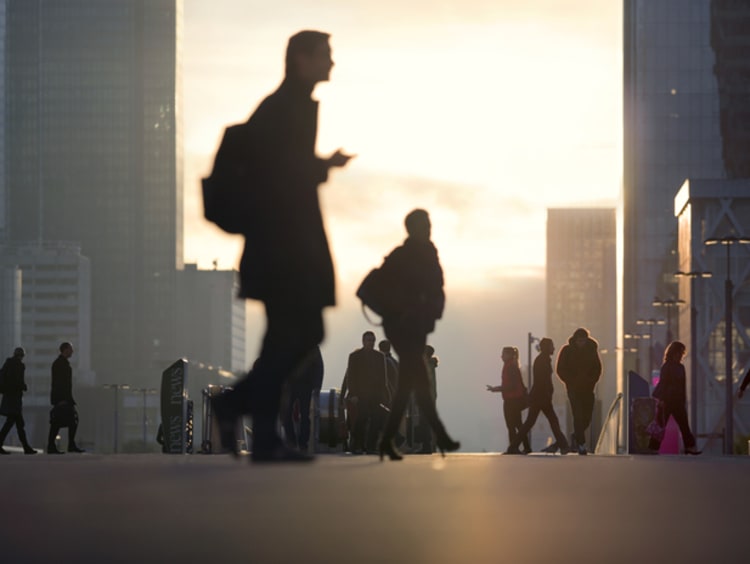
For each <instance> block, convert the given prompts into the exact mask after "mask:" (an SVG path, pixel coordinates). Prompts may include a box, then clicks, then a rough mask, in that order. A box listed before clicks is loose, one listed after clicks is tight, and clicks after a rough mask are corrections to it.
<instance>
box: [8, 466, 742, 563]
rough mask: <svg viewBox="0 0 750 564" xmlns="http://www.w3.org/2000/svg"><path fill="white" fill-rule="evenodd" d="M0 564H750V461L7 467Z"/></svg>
mask: <svg viewBox="0 0 750 564" xmlns="http://www.w3.org/2000/svg"><path fill="white" fill-rule="evenodd" d="M0 492H1V493H0V516H1V517H0V561H1V562H3V563H7V564H22V563H27V562H40V563H50V562H53V563H59V562H74V563H89V562H91V563H109V562H137V563H144V562H146V563H147V562H169V563H172V562H179V563H183V562H190V563H192V562H196V563H199V562H210V563H212V564H218V563H224V562H260V563H264V562H301V563H309V562H351V563H359V562H427V563H435V562H450V563H461V564H464V563H465V564H469V563H477V562H508V563H524V562H540V563H557V562H562V563H567V562H571V563H589V562H590V563H607V564H611V563H620V562H622V563H639V564H640V563H650V562H654V563H659V564H668V563H680V564H685V563H692V562H695V563H722V564H723V563H733V562H737V563H739V562H743V563H744V562H749V561H750V546H749V541H748V534H747V530H748V527H749V525H750V457H739V456H737V457H731V458H730V457H723V458H710V457H702V456H701V457H693V458H687V457H683V456H651V457H649V456H618V457H604V456H592V455H590V456H586V457H581V456H577V455H568V456H559V455H558V456H554V455H531V456H501V455H492V454H489V455H487V454H485V455H483V454H454V455H449V456H447V457H446V458H445V459H443V458H441V457H440V456H438V455H432V456H418V455H415V456H411V457H407V458H406V459H405V460H404V461H403V462H388V461H386V462H383V463H381V462H380V461H379V460H378V459H377V458H376V457H373V456H358V457H355V456H345V455H322V456H319V457H318V459H317V460H316V462H314V463H313V464H311V465H304V466H299V465H298V466H289V465H266V466H258V465H255V466H253V465H251V464H249V463H248V461H247V460H239V461H237V460H234V459H232V458H230V457H229V456H226V455H221V456H210V455H208V456H206V455H191V456H169V455H162V454H150V455H111V456H99V455H93V454H83V455H75V454H66V455H64V456H54V457H53V456H48V455H43V454H39V455H37V456H23V455H21V454H13V455H11V456H3V457H0Z"/></svg>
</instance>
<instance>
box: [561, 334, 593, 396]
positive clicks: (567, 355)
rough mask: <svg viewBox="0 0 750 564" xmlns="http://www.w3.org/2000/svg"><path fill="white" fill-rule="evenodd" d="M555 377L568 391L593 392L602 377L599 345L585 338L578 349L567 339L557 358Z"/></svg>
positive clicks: (573, 341)
mask: <svg viewBox="0 0 750 564" xmlns="http://www.w3.org/2000/svg"><path fill="white" fill-rule="evenodd" d="M557 375H558V376H559V378H560V380H562V381H563V382H564V383H565V386H566V387H567V388H568V389H569V390H571V389H572V390H587V391H591V390H593V389H594V386H596V383H597V382H598V381H599V378H600V377H601V375H602V361H601V359H600V358H599V343H597V342H596V340H595V339H592V338H591V337H587V338H586V342H585V343H584V345H583V346H582V347H579V346H577V345H576V344H575V339H574V338H573V337H571V338H570V339H568V343H567V344H566V345H563V347H562V348H561V349H560V353H559V354H558V356H557Z"/></svg>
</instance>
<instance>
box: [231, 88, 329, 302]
mask: <svg viewBox="0 0 750 564" xmlns="http://www.w3.org/2000/svg"><path fill="white" fill-rule="evenodd" d="M310 95H311V90H310V88H309V87H306V86H304V85H302V84H298V83H296V82H294V81H292V80H290V79H286V80H285V81H284V82H283V83H282V84H281V86H280V87H279V88H278V90H276V92H274V93H273V94H271V95H270V96H268V97H267V98H266V99H265V100H263V102H261V104H260V105H259V106H258V108H257V109H256V110H255V112H254V113H253V115H252V116H251V117H250V119H249V121H248V122H247V124H244V125H241V126H237V128H238V129H237V131H236V132H235V135H236V136H237V137H238V138H240V141H239V143H240V144H241V146H242V147H243V148H242V151H243V158H244V159H245V163H246V166H245V167H244V174H245V175H246V176H245V178H246V184H247V218H248V219H247V227H246V229H245V230H244V234H245V249H244V252H243V254H242V260H241V262H240V286H241V288H240V296H241V297H245V298H253V299H257V300H262V301H264V302H266V303H269V302H277V303H283V304H285V305H287V306H292V307H306V308H322V307H325V306H330V305H334V303H335V295H334V294H335V292H334V274H333V261H332V259H331V254H330V250H329V247H328V240H327V238H326V233H325V228H324V225H323V218H322V215H321V212H320V203H319V200H318V185H319V184H320V183H322V182H324V181H325V180H326V179H327V177H328V166H327V163H326V162H325V161H323V160H322V159H320V158H318V157H317V156H316V154H315V140H316V135H317V127H318V103H317V101H315V100H313V99H312V98H311V97H310Z"/></svg>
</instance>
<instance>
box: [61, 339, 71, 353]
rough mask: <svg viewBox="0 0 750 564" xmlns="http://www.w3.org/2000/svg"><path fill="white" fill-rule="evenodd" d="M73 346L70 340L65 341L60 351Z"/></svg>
mask: <svg viewBox="0 0 750 564" xmlns="http://www.w3.org/2000/svg"><path fill="white" fill-rule="evenodd" d="M72 348H73V345H71V344H70V343H69V342H68V341H65V342H64V343H62V344H61V345H60V352H63V351H65V350H67V349H72Z"/></svg>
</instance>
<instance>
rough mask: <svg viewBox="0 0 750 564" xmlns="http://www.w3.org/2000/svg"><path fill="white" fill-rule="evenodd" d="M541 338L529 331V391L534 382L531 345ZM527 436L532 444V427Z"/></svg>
mask: <svg viewBox="0 0 750 564" xmlns="http://www.w3.org/2000/svg"><path fill="white" fill-rule="evenodd" d="M540 340H541V339H540V338H539V337H534V335H532V334H531V331H529V340H528V353H529V391H531V386H532V384H533V383H534V382H533V381H532V372H533V370H532V368H531V346H532V345H533V344H534V343H538V342H539V341H540ZM526 436H527V438H528V439H529V444H531V429H529V432H528V433H527V434H526Z"/></svg>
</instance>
